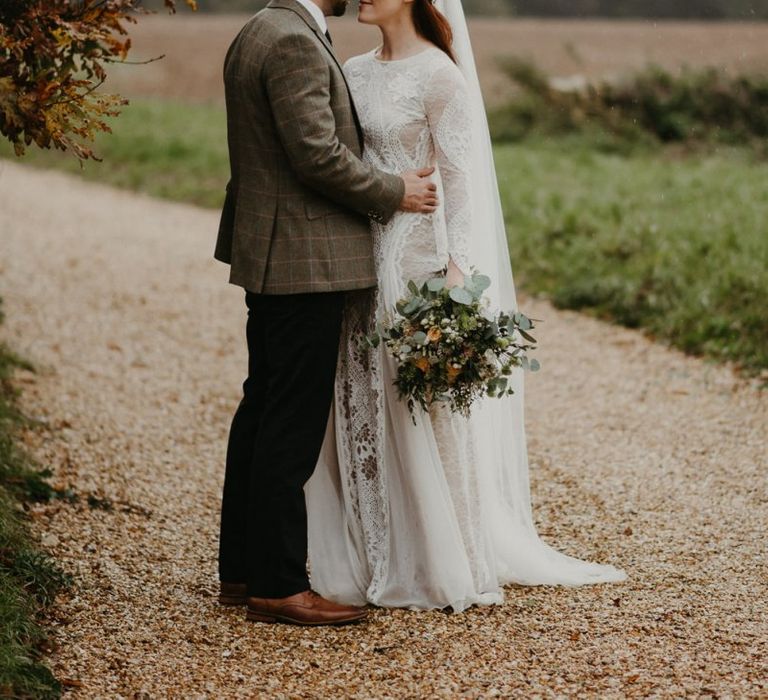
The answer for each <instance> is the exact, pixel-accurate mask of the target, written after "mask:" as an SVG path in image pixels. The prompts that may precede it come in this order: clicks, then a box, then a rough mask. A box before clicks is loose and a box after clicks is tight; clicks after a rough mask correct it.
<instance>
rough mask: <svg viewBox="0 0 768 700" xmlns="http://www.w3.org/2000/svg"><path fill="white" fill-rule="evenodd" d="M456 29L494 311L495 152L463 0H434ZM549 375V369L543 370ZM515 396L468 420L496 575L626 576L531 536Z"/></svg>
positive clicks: (569, 579) (476, 220)
mask: <svg viewBox="0 0 768 700" xmlns="http://www.w3.org/2000/svg"><path fill="white" fill-rule="evenodd" d="M435 6H436V8H437V9H438V10H440V12H442V13H443V15H445V17H446V18H447V19H448V21H449V22H450V25H451V29H452V30H453V50H454V54H455V56H456V60H457V63H458V66H459V68H460V69H461V71H462V73H463V74H464V77H465V79H466V83H467V86H468V90H469V96H470V100H469V102H470V104H469V108H470V111H471V120H472V135H471V137H472V142H473V143H472V146H473V148H472V157H473V160H472V178H471V181H472V184H473V191H472V197H471V202H472V204H471V206H472V222H473V224H472V232H471V241H472V248H471V259H472V262H473V264H474V266H475V267H476V268H477V269H478V270H479V271H480V272H482V273H483V274H486V275H488V276H489V277H490V278H491V280H492V285H491V287H490V289H489V290H488V292H487V294H488V296H489V298H490V302H491V308H493V309H504V310H512V309H516V308H517V298H516V294H515V284H514V279H513V275H512V265H511V262H510V254H509V247H508V244H507V232H506V227H505V223H504V215H503V212H502V207H501V199H500V196H499V188H498V183H497V178H496V169H495V166H494V159H493V150H492V147H491V138H490V132H489V128H488V120H487V117H486V112H485V107H484V104H483V97H482V93H481V90H480V81H479V78H478V73H477V68H476V65H475V59H474V56H473V53H472V45H471V42H470V37H469V31H468V29H467V22H466V18H465V16H464V10H463V7H462V5H461V1H460V0H437V2H436V4H435ZM544 371H546V368H544ZM512 387H513V388H514V390H515V393H514V394H513V395H512V396H509V397H506V398H504V399H485V400H483V401H481V402H480V403H479V404H478V405H476V406H475V407H474V408H473V413H472V417H471V419H470V420H471V421H472V430H473V434H474V441H475V451H476V458H477V462H478V473H479V475H480V477H481V479H482V480H483V483H482V484H481V488H482V491H483V492H484V493H485V497H484V501H485V505H486V507H487V508H488V512H486V513H485V515H486V517H488V521H489V525H490V527H491V530H492V532H493V535H492V536H493V540H494V544H495V547H494V549H495V551H496V554H497V567H498V573H499V577H500V579H501V580H502V581H503V582H517V583H521V584H547V583H549V584H566V585H569V584H570V585H579V584H582V583H594V582H599V581H619V580H623V579H624V578H626V575H625V573H624V572H623V571H621V570H620V569H616V568H614V567H613V566H608V565H599V564H594V563H591V562H586V561H582V560H580V559H576V558H573V557H570V556H567V555H564V554H562V553H560V552H558V551H556V550H555V549H553V548H552V547H550V546H549V545H547V544H546V543H544V542H543V541H542V540H541V539H540V538H539V536H538V534H537V533H536V529H535V526H534V523H533V517H532V512H531V499H530V488H529V478H528V451H527V446H526V437H525V426H524V412H523V399H524V372H523V370H521V369H518V370H516V371H515V372H514V374H513V376H512Z"/></svg>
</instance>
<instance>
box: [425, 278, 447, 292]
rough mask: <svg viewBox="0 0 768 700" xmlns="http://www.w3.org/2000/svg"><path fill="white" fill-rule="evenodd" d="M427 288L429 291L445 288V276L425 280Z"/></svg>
mask: <svg viewBox="0 0 768 700" xmlns="http://www.w3.org/2000/svg"><path fill="white" fill-rule="evenodd" d="M427 288H428V289H429V291H430V292H439V291H440V290H441V289H445V277H433V278H432V279H431V280H428V281H427Z"/></svg>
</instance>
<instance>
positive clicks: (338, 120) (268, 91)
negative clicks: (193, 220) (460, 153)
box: [214, 0, 404, 294]
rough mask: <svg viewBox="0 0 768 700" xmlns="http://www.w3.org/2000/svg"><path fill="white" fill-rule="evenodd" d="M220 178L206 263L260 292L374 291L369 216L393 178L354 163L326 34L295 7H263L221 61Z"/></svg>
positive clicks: (355, 140) (395, 201)
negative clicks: (223, 155)
mask: <svg viewBox="0 0 768 700" xmlns="http://www.w3.org/2000/svg"><path fill="white" fill-rule="evenodd" d="M224 85H225V91H226V104H227V141H228V145H229V160H230V170H231V176H230V181H229V183H228V184H227V188H226V198H225V202H224V207H223V210H222V213H221V221H220V225H219V233H218V239H217V242H216V250H215V253H214V255H215V257H216V258H217V259H218V260H221V261H223V262H226V263H229V264H230V266H231V267H230V278H229V279H230V282H232V283H233V284H236V285H239V286H241V287H244V288H245V289H248V290H250V291H252V292H256V293H262V294H297V293H305V292H330V291H340V290H347V289H349V290H351V289H362V288H366V287H372V286H374V285H375V284H376V272H375V268H374V261H373V248H372V237H371V228H370V220H371V219H372V220H374V221H379V222H383V223H386V222H387V221H388V220H389V219H390V218H391V217H392V216H393V214H394V213H395V211H396V210H397V208H398V206H399V204H400V202H401V201H402V198H403V194H404V183H403V181H402V179H401V178H400V177H398V176H396V175H392V174H390V173H385V172H382V171H380V170H377V169H376V168H374V167H372V166H371V165H369V164H367V163H364V162H363V161H362V160H361V156H362V147H363V146H362V144H363V138H362V132H361V130H360V124H359V121H358V119H357V114H356V112H355V108H354V105H353V103H352V98H351V96H350V93H349V88H348V86H347V83H346V79H345V77H344V73H343V71H342V69H341V66H340V65H339V62H338V60H337V58H336V56H335V55H334V53H333V48H332V47H331V45H330V43H329V42H328V40H327V38H326V36H325V34H324V33H323V32H322V31H321V30H320V28H319V27H318V26H317V23H316V22H315V21H314V20H313V19H312V17H311V15H310V14H309V12H307V10H306V9H305V8H304V7H302V6H301V4H300V3H298V2H296V0H272V2H270V3H269V5H268V6H267V7H266V8H264V9H263V10H261V11H260V12H258V13H257V14H256V15H254V16H253V17H252V18H251V19H250V20H249V21H248V23H247V24H246V25H245V26H244V27H243V28H242V30H241V31H240V33H239V34H238V35H237V37H236V38H235V40H234V41H233V42H232V45H231V46H230V47H229V51H228V52H227V57H226V59H225V62H224Z"/></svg>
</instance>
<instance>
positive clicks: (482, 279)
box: [472, 275, 491, 293]
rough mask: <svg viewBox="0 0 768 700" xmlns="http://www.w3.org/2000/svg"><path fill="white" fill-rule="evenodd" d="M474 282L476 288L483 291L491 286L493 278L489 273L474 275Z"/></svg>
mask: <svg viewBox="0 0 768 700" xmlns="http://www.w3.org/2000/svg"><path fill="white" fill-rule="evenodd" d="M472 284H473V286H474V287H475V289H479V290H480V293H482V292H484V291H485V290H486V289H488V287H490V286H491V278H490V277H488V276H487V275H473V276H472Z"/></svg>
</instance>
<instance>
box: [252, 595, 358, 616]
mask: <svg viewBox="0 0 768 700" xmlns="http://www.w3.org/2000/svg"><path fill="white" fill-rule="evenodd" d="M366 617H368V611H367V610H366V609H365V608H359V607H357V606H355V605H339V603H334V602H332V601H330V600H326V599H325V598H323V597H322V596H321V595H320V594H319V593H315V591H313V590H307V591H302V592H301V593H296V594H295V595H291V596H288V597H287V598H254V597H251V596H249V597H248V599H247V611H246V618H247V619H248V620H252V621H254V622H287V623H289V624H292V625H346V624H349V623H350V622H360V621H361V620H364V619H365V618H366Z"/></svg>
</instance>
